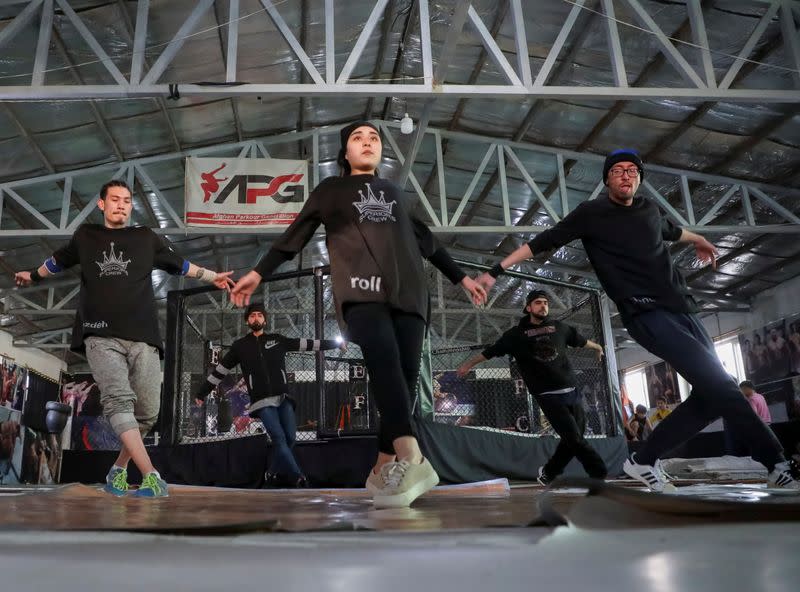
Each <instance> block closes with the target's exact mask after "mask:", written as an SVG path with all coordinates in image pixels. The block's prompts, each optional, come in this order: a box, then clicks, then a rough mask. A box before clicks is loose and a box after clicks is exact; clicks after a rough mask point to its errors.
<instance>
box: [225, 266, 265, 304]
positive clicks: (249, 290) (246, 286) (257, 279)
mask: <svg viewBox="0 0 800 592" xmlns="http://www.w3.org/2000/svg"><path fill="white" fill-rule="evenodd" d="M260 283H261V274H260V273H258V272H257V271H251V272H248V273H246V274H245V275H243V276H242V277H241V278H240V279H239V281H238V282H236V285H235V286H234V287H233V290H231V302H233V303H234V304H235V305H236V306H238V307H240V308H241V307H243V306H247V305H248V304H250V296H252V295H253V292H255V291H256V288H257V287H258V284H260Z"/></svg>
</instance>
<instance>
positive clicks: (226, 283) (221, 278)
mask: <svg viewBox="0 0 800 592" xmlns="http://www.w3.org/2000/svg"><path fill="white" fill-rule="evenodd" d="M232 273H233V272H232V271H220V272H217V279H215V280H214V285H215V286H216V287H217V288H219V289H220V290H227V291H228V292H230V291H231V288H233V287H234V286H235V285H236V283H235V282H234V281H233V280H232V279H231V274H232Z"/></svg>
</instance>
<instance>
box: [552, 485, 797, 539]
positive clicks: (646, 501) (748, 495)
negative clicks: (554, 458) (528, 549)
mask: <svg viewBox="0 0 800 592" xmlns="http://www.w3.org/2000/svg"><path fill="white" fill-rule="evenodd" d="M581 490H585V492H586V495H585V496H580V497H577V498H576V497H575V494H576V492H578V491H581ZM537 505H538V509H539V519H540V520H541V521H542V522H544V523H547V524H550V525H553V526H554V525H558V524H564V523H570V524H574V525H576V526H580V527H584V528H649V527H660V526H672V525H685V524H702V523H720V522H772V521H782V522H786V521H800V492H797V491H788V490H785V489H768V488H766V487H764V486H758V485H751V484H740V485H721V484H695V485H689V486H685V487H678V488H677V492H676V493H671V494H663V493H655V492H651V491H647V490H645V489H643V488H634V487H623V486H619V485H612V484H609V483H606V482H603V481H596V480H593V479H580V478H565V479H558V480H556V481H555V482H553V484H552V485H551V486H550V488H548V490H547V491H546V492H545V493H544V494H542V495H541V496H539V497H538V499H537Z"/></svg>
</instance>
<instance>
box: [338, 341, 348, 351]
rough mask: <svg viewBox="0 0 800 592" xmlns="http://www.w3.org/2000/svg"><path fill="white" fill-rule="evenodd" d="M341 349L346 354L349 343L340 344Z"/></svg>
mask: <svg viewBox="0 0 800 592" xmlns="http://www.w3.org/2000/svg"><path fill="white" fill-rule="evenodd" d="M339 349H340V350H342V351H343V352H346V351H347V342H346V341H342V342H341V343H340V344H339Z"/></svg>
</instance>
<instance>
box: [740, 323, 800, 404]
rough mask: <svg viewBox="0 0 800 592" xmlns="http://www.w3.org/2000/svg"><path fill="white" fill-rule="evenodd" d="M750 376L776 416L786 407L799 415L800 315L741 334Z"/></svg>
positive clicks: (749, 378)
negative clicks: (777, 406)
mask: <svg viewBox="0 0 800 592" xmlns="http://www.w3.org/2000/svg"><path fill="white" fill-rule="evenodd" d="M739 346H740V347H741V350H742V361H743V362H744V368H745V373H746V374H747V379H748V380H750V381H752V382H753V383H754V384H755V385H756V391H758V392H759V393H761V394H762V395H764V398H765V399H766V400H767V403H768V404H769V405H770V409H771V412H772V413H773V418H775V415H776V413H777V416H778V417H780V416H781V415H782V413H784V412H783V411H781V409H782V408H783V406H780V407H779V409H775V408H774V406H775V405H777V404H779V403H784V404H785V414H786V417H788V418H795V417H800V390H799V389H800V381H798V380H797V377H798V376H800V315H794V316H792V317H788V318H785V319H781V320H778V321H775V322H772V323H769V324H767V325H765V326H764V327H759V328H757V329H753V330H750V331H746V332H744V333H742V334H741V335H739Z"/></svg>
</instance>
